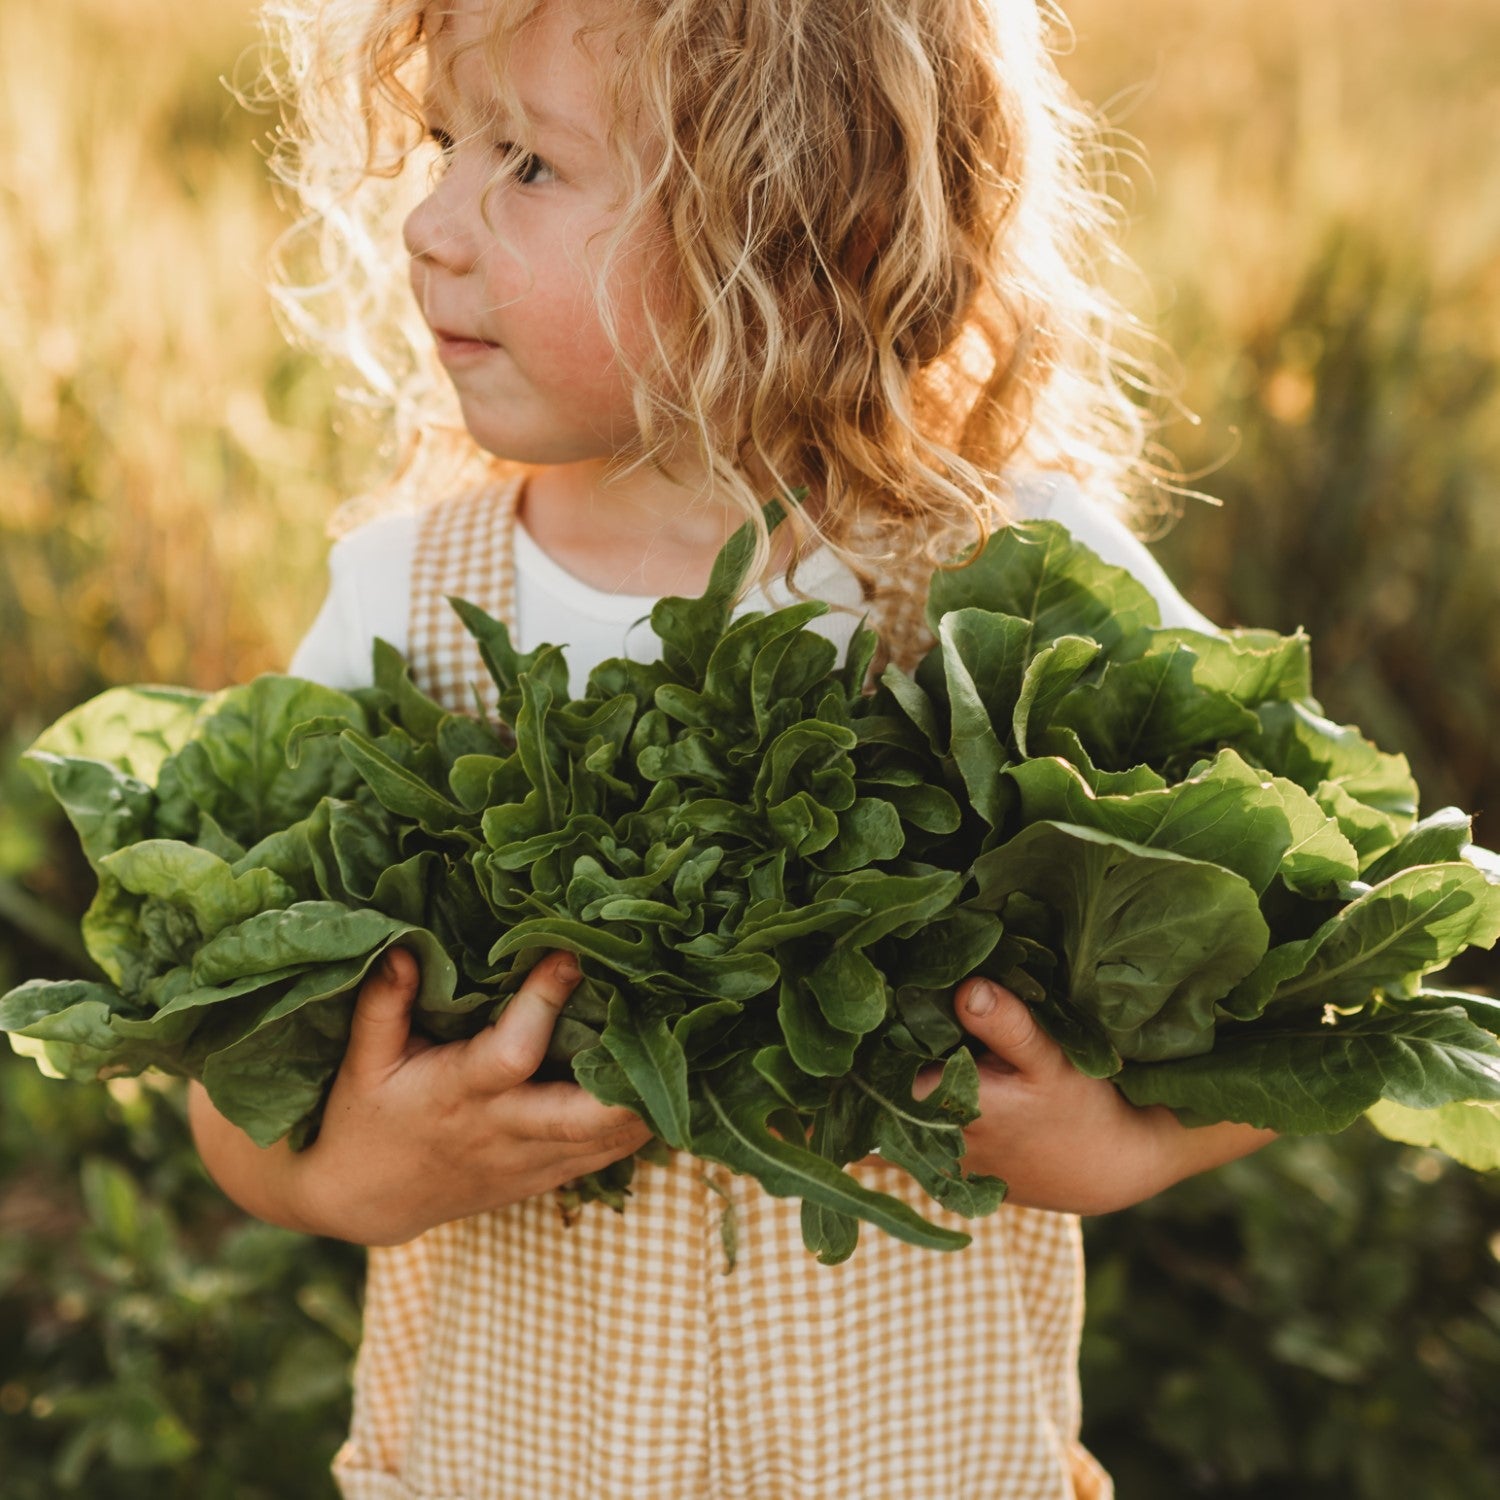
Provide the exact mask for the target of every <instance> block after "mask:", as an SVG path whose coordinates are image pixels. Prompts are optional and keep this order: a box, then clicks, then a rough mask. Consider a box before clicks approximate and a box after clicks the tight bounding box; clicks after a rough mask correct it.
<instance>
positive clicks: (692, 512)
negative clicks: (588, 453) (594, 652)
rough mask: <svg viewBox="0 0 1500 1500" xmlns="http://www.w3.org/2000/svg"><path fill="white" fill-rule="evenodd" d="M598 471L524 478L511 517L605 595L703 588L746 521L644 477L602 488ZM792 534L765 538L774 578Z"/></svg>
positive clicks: (559, 467)
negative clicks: (726, 545) (722, 551)
mask: <svg viewBox="0 0 1500 1500" xmlns="http://www.w3.org/2000/svg"><path fill="white" fill-rule="evenodd" d="M600 467H601V466H599V465H595V464H589V463H580V464H556V465H551V466H547V467H539V468H536V469H533V470H531V472H530V473H528V474H527V476H526V478H525V480H524V482H523V484H522V487H521V494H520V497H519V503H518V508H517V514H518V515H519V517H520V520H521V524H522V525H524V526H525V528H526V531H527V533H528V534H529V535H530V537H531V539H532V540H533V541H534V542H535V543H536V544H537V546H539V547H540V548H541V549H542V551H543V552H545V553H546V554H547V555H548V556H549V557H550V558H551V559H552V560H553V561H554V562H555V563H557V564H558V566H559V567H561V568H563V569H564V570H565V571H567V572H568V573H571V574H572V575H573V577H575V578H577V579H580V580H581V581H582V582H584V583H586V584H588V585H589V586H590V587H591V588H596V589H599V590H601V591H603V592H605V593H619V594H634V595H641V596H647V597H651V598H661V597H662V596H664V595H668V594H680V595H685V596H688V597H692V596H696V595H698V594H701V593H702V592H703V590H704V589H705V588H706V587H707V585H708V579H709V575H710V573H711V572H712V571H713V565H714V559H715V558H716V557H717V556H718V555H719V551H720V549H721V548H722V547H723V545H724V543H725V542H726V541H728V540H729V538H730V537H731V536H732V535H733V534H734V532H735V531H736V530H738V528H739V526H740V524H741V522H742V521H743V520H744V516H743V515H742V513H741V512H740V511H738V510H735V509H732V508H731V507H729V506H726V505H716V506H714V507H712V508H710V507H708V506H706V505H704V504H702V503H695V500H694V497H693V496H692V495H691V493H690V492H688V491H686V490H684V489H680V488H676V489H674V488H673V487H671V486H668V485H666V484H665V482H664V481H662V480H661V479H660V477H659V476H654V475H652V474H650V473H645V474H640V475H632V476H630V478H629V479H628V480H626V481H625V483H624V484H623V485H621V484H616V485H613V486H609V487H604V486H602V485H601V484H600V482H599V478H598V475H599V470H600ZM792 542H793V539H792V535H791V529H790V528H789V527H787V526H780V527H778V528H777V529H776V531H774V532H773V533H772V534H771V543H772V556H773V558H774V559H775V561H776V571H777V572H783V571H785V568H786V564H787V563H788V561H789V560H790V554H791V550H792Z"/></svg>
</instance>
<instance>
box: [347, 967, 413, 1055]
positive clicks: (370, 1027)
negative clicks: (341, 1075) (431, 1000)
mask: <svg viewBox="0 0 1500 1500" xmlns="http://www.w3.org/2000/svg"><path fill="white" fill-rule="evenodd" d="M421 978H422V970H421V966H420V965H419V964H418V963H417V960H416V958H415V957H414V956H413V955H412V954H411V953H409V952H408V951H407V950H406V949H405V948H387V949H386V953H385V957H384V959H383V960H382V961H381V962H380V963H379V964H377V965H376V966H375V967H374V968H373V969H372V970H371V971H370V973H369V976H368V977H367V978H366V979H365V982H364V983H363V984H362V985H361V986H360V988H359V997H358V999H356V1000H355V1002H354V1016H353V1018H352V1020H351V1021H350V1025H349V1045H348V1047H347V1048H346V1049H345V1052H344V1067H345V1068H347V1069H350V1070H352V1071H353V1072H355V1073H365V1074H375V1073H385V1072H389V1071H390V1070H391V1069H392V1068H394V1067H395V1066H396V1065H397V1064H398V1063H400V1062H402V1061H404V1059H405V1057H406V1055H407V1049H408V1044H409V1043H410V1041H411V1009H412V1006H413V1005H415V1004H416V1000H417V990H418V988H419V987H420V981H421Z"/></svg>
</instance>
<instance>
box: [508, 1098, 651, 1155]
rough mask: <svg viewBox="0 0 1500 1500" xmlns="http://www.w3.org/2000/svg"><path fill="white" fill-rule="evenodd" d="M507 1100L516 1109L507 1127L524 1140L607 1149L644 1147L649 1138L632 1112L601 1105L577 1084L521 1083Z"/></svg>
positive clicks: (649, 1128)
mask: <svg viewBox="0 0 1500 1500" xmlns="http://www.w3.org/2000/svg"><path fill="white" fill-rule="evenodd" d="M506 1101H507V1103H508V1104H509V1103H512V1102H513V1103H514V1104H515V1106H516V1107H517V1114H516V1115H515V1116H514V1117H513V1118H512V1119H511V1121H510V1122H509V1124H510V1127H511V1128H512V1129H513V1130H515V1131H516V1133H517V1134H518V1135H520V1137H521V1138H522V1139H523V1140H532V1141H549V1142H554V1143H559V1144H571V1145H577V1146H588V1147H590V1148H594V1149H598V1150H607V1149H610V1148H611V1147H612V1146H613V1145H614V1144H615V1143H616V1142H617V1141H620V1140H625V1139H634V1140H635V1141H636V1144H637V1145H644V1144H645V1143H646V1141H648V1140H650V1138H651V1135H652V1131H651V1127H650V1126H649V1125H647V1124H646V1122H645V1121H644V1120H642V1119H641V1117H640V1116H639V1115H638V1114H636V1112H635V1111H634V1110H633V1109H627V1108H626V1107H625V1106H624V1105H623V1104H601V1103H600V1102H599V1100H597V1099H596V1098H594V1096H593V1095H592V1094H590V1093H589V1092H588V1090H586V1089H584V1088H582V1087H581V1086H580V1085H578V1084H576V1083H527V1084H522V1085H520V1086H519V1087H517V1088H515V1089H512V1090H511V1091H510V1092H509V1093H508V1094H507V1095H506ZM631 1149H632V1150H633V1149H635V1148H634V1147H632V1148H631Z"/></svg>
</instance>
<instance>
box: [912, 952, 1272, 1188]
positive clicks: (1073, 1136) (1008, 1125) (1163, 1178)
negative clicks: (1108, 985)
mask: <svg viewBox="0 0 1500 1500" xmlns="http://www.w3.org/2000/svg"><path fill="white" fill-rule="evenodd" d="M986 988H993V992H994V995H995V1003H994V1006H993V1008H992V1009H990V1010H989V1011H988V1012H987V1013H985V1014H982V1015H976V1014H975V1013H974V1012H973V1011H972V1010H970V1009H969V1004H970V1002H972V1001H973V1000H974V999H975V998H977V997H978V996H980V995H982V994H983V993H984V992H985V990H986ZM954 1012H955V1014H956V1015H957V1016H958V1019H959V1021H960V1023H961V1024H962V1025H963V1026H965V1027H966V1028H967V1029H968V1030H969V1031H970V1032H971V1033H972V1034H973V1035H974V1036H976V1037H977V1038H978V1039H979V1040H980V1041H981V1042H983V1043H984V1044H985V1046H986V1047H987V1048H988V1049H989V1051H988V1052H987V1053H986V1054H985V1055H983V1056H982V1057H980V1058H979V1059H977V1061H978V1064H979V1118H978V1119H977V1120H975V1121H974V1123H973V1124H972V1125H970V1126H969V1127H968V1129H967V1130H966V1131H965V1132H964V1139H965V1141H966V1142H967V1146H968V1150H967V1153H966V1154H965V1156H964V1158H963V1162H962V1166H963V1170H964V1172H965V1174H966V1175H968V1174H979V1173H984V1174H988V1175H994V1176H996V1177H1001V1178H1004V1179H1005V1181H1006V1183H1007V1184H1008V1185H1009V1193H1008V1194H1007V1197H1006V1201H1007V1202H1008V1203H1015V1204H1019V1205H1021V1206H1023V1207H1029V1208H1047V1209H1054V1210H1057V1211H1059V1212H1063V1213H1075V1214H1101V1213H1111V1212H1113V1211H1114V1210H1116V1209H1120V1208H1128V1207H1129V1206H1130V1205H1131V1204H1133V1203H1139V1202H1141V1201H1142V1200H1144V1199H1146V1198H1150V1197H1152V1196H1154V1195H1155V1194H1157V1193H1159V1192H1161V1191H1162V1190H1163V1189H1165V1188H1168V1187H1171V1186H1172V1185H1173V1183H1176V1182H1180V1181H1182V1179H1183V1178H1185V1177H1191V1176H1192V1175H1193V1174H1194V1173H1195V1172H1202V1171H1206V1170H1207V1169H1208V1168H1210V1167H1216V1166H1219V1165H1221V1164H1222V1163H1224V1162H1227V1161H1233V1160H1235V1158H1237V1157H1241V1156H1247V1155H1249V1153H1250V1152H1252V1151H1255V1150H1258V1149H1259V1148H1260V1147H1261V1146H1264V1145H1265V1144H1266V1143H1267V1142H1269V1141H1272V1140H1275V1139H1276V1133H1275V1132H1274V1131H1271V1130H1257V1129H1256V1128H1254V1127H1253V1126H1250V1125H1236V1124H1232V1123H1225V1124H1219V1125H1205V1126H1200V1127H1195V1128H1192V1129H1190V1128H1188V1127H1187V1126H1185V1125H1182V1124H1180V1123H1179V1122H1178V1120H1177V1117H1176V1115H1174V1114H1173V1113H1172V1111H1171V1110H1169V1109H1168V1108H1166V1106H1165V1105H1160V1104H1156V1105H1151V1106H1149V1107H1146V1108H1141V1107H1139V1106H1137V1105H1134V1104H1131V1103H1130V1101H1129V1100H1128V1099H1126V1098H1125V1096H1124V1095H1123V1094H1122V1093H1120V1091H1119V1090H1118V1089H1117V1088H1115V1086H1114V1085H1113V1084H1112V1083H1110V1082H1109V1081H1108V1080H1107V1079H1102V1078H1089V1077H1088V1076H1087V1075H1085V1074H1083V1073H1080V1072H1079V1071H1078V1069H1077V1068H1075V1067H1074V1066H1073V1064H1072V1063H1071V1062H1069V1061H1068V1058H1067V1056H1066V1054H1065V1053H1064V1052H1063V1050H1062V1048H1060V1047H1059V1046H1058V1045H1057V1043H1056V1042H1054V1041H1053V1040H1052V1038H1051V1037H1049V1036H1048V1035H1047V1033H1046V1032H1045V1031H1043V1030H1042V1028H1041V1027H1040V1026H1039V1025H1038V1024H1037V1023H1036V1021H1035V1019H1034V1018H1033V1017H1032V1014H1031V1011H1030V1010H1029V1008H1028V1007H1027V1006H1026V1004H1025V1002H1024V1001H1022V1000H1020V999H1019V998H1018V997H1017V996H1015V995H1013V994H1012V993H1011V992H1010V991H1009V990H1006V989H1002V988H1001V987H1000V986H998V985H995V986H992V987H990V986H987V985H986V983H985V982H984V981H982V980H976V979H969V980H965V981H964V983H963V984H962V985H960V986H959V988H958V991H957V993H956V996H955V1005H954ZM941 1076H942V1068H941V1067H940V1066H939V1065H937V1064H933V1065H932V1066H930V1067H927V1068H924V1069H922V1071H921V1072H920V1073H918V1074H917V1077H916V1082H915V1085H914V1088H913V1093H914V1095H915V1096H916V1097H917V1098H919V1099H921V1098H925V1097H926V1096H927V1095H928V1094H929V1093H931V1092H932V1090H933V1089H934V1088H936V1087H937V1084H938V1080H939V1079H940V1078H941Z"/></svg>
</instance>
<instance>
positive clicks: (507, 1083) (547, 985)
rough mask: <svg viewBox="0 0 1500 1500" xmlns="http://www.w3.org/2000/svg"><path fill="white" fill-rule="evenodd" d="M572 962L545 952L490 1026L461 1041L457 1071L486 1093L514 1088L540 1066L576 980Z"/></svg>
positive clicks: (559, 954) (568, 956)
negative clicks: (462, 1043)
mask: <svg viewBox="0 0 1500 1500" xmlns="http://www.w3.org/2000/svg"><path fill="white" fill-rule="evenodd" d="M580 977H581V976H580V974H579V970H578V960H577V959H576V958H575V957H574V956H573V955H572V954H571V953H567V952H562V951H558V952H555V953H549V954H548V955H547V957H546V958H544V959H543V960H542V961H541V963H539V964H537V965H536V966H535V967H534V968H533V969H532V971H531V972H530V973H529V974H528V975H527V976H526V978H525V979H524V980H523V981H522V984H521V988H520V989H518V990H517V991H516V993H515V994H514V995H512V996H511V998H510V1002H509V1003H508V1004H507V1005H506V1007H505V1009H504V1011H503V1012H502V1013H501V1015H500V1019H499V1020H498V1021H496V1022H495V1024H494V1025H493V1026H490V1027H488V1028H487V1029H486V1030H484V1031H481V1032H480V1033H479V1035H478V1036H476V1037H473V1038H472V1039H471V1040H469V1041H468V1042H466V1043H464V1047H465V1056H464V1058H463V1069H464V1073H465V1075H466V1076H467V1077H468V1078H469V1080H470V1081H471V1083H472V1084H473V1086H474V1087H475V1088H476V1089H478V1090H481V1091H483V1092H486V1093H493V1092H496V1091H497V1090H504V1089H509V1088H514V1087H515V1086H516V1084H518V1083H523V1082H524V1081H525V1080H526V1079H528V1078H530V1077H531V1075H532V1074H533V1073H535V1072H536V1070H537V1069H538V1068H539V1067H541V1065H542V1059H543V1058H544V1057H545V1056H546V1055H547V1046H548V1044H549V1043H550V1042H551V1040H552V1032H553V1029H554V1028H555V1027H556V1025H557V1018H558V1016H559V1015H560V1014H561V1012H562V1008H563V1006H564V1005H566V1004H567V1003H568V996H569V995H571V994H572V993H573V990H574V988H575V987H576V985H577V984H578V980H579V978H580Z"/></svg>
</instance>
